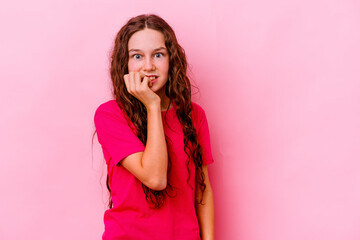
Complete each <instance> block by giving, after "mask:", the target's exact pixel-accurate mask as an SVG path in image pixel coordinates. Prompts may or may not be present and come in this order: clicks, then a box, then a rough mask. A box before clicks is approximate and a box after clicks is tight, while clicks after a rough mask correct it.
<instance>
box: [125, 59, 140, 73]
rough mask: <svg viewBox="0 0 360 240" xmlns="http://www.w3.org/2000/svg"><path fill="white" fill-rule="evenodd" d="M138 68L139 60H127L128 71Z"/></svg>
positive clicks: (134, 70) (136, 70) (137, 69)
mask: <svg viewBox="0 0 360 240" xmlns="http://www.w3.org/2000/svg"><path fill="white" fill-rule="evenodd" d="M140 68H141V64H139V62H135V61H131V60H129V62H128V70H129V72H138V71H139V70H140Z"/></svg>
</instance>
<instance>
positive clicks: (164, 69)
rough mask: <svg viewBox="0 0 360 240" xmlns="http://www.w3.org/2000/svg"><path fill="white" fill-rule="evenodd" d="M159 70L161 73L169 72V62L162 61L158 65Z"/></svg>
mask: <svg viewBox="0 0 360 240" xmlns="http://www.w3.org/2000/svg"><path fill="white" fill-rule="evenodd" d="M159 68H161V70H162V72H166V73H167V72H169V62H168V61H163V62H161V63H160V65H159Z"/></svg>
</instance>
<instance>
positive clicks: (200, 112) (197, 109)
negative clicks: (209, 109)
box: [191, 102, 205, 117]
mask: <svg viewBox="0 0 360 240" xmlns="http://www.w3.org/2000/svg"><path fill="white" fill-rule="evenodd" d="M191 105H192V112H193V116H194V117H202V116H204V115H205V111H204V109H203V108H202V107H201V106H200V105H199V104H198V103H195V102H191Z"/></svg>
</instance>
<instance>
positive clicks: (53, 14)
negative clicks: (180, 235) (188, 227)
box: [0, 0, 360, 240]
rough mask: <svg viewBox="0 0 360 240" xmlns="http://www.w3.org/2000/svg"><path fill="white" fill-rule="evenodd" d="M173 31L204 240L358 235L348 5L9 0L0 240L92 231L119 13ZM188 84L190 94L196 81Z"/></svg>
mask: <svg viewBox="0 0 360 240" xmlns="http://www.w3.org/2000/svg"><path fill="white" fill-rule="evenodd" d="M140 13H156V14H159V15H160V16H162V17H164V18H165V19H166V20H167V21H168V22H169V23H170V24H171V25H172V26H173V28H174V29H175V31H176V33H177V36H178V38H179V41H180V43H181V45H182V46H183V47H184V48H185V50H186V52H187V56H188V60H189V63H190V65H191V67H192V77H193V80H194V84H195V85H196V86H197V87H198V88H199V90H200V92H199V93H197V94H195V95H194V101H195V102H198V103H199V104H200V105H202V106H203V108H204V109H205V111H206V113H207V117H208V122H209V127H210V133H211V138H212V139H211V143H212V149H213V155H214V158H215V163H214V164H213V165H212V166H211V167H209V168H210V169H209V171H210V175H211V176H210V177H211V182H212V185H213V190H214V194H215V206H216V238H217V239H218V240H223V239H224V240H228V239H229V240H230V239H231V240H233V239H241V240H303V239H306V240H308V239H316V240H318V239H326V240H339V239H341V240H358V239H360V228H359V226H360V163H359V160H360V47H359V42H360V28H359V24H360V3H359V1H355V0H352V1H351V0H331V1H320V0H317V1H313V0H311V1H310V0H305V1H296V2H293V1H286V0H275V1H264V0H255V1H254V0H251V1H250V0H246V1H237V0H233V1H212V0H208V1H203V0H202V1H192V0H186V1H184V0H183V1H177V2H174V1H160V0H158V1H104V2H100V1H88V0H87V1H85V0H83V1H73V0H71V1H70V0H65V1H55V2H54V1H45V0H43V1H40V0H35V1H21V2H19V1H7V2H6V3H5V2H4V3H3V4H2V6H1V9H0V29H1V38H0V52H1V59H0V68H1V71H0V79H1V87H0V98H1V102H0V104H1V105H0V106H1V118H0V126H1V129H0V132H1V137H0V141H1V142H0V146H1V152H0V154H1V155H0V158H1V167H0V177H1V179H0V180H1V181H0V190H1V198H0V239H6V240H13V239H39V240H42V239H44V240H45V239H46V240H48V239H52V240H57V239H59V240H60V239H74V240H75V239H90V240H91V239H100V238H101V235H102V232H103V219H102V217H103V211H104V210H105V209H106V204H107V189H106V188H105V185H104V182H105V178H106V174H105V169H106V168H105V165H104V162H103V158H102V153H101V150H100V148H99V145H98V143H97V140H96V139H95V144H94V149H93V151H92V149H91V137H92V133H93V130H94V125H93V114H94V111H95V109H96V107H97V106H98V105H99V104H100V103H102V102H104V101H106V100H108V99H110V97H111V90H110V89H111V86H110V80H109V75H108V63H109V60H108V59H109V52H110V50H111V46H112V42H113V39H114V36H115V34H116V33H117V31H118V30H119V28H120V27H121V26H122V25H123V24H124V23H125V21H126V20H127V19H128V18H129V17H131V16H135V15H137V14H140ZM195 90H196V89H195Z"/></svg>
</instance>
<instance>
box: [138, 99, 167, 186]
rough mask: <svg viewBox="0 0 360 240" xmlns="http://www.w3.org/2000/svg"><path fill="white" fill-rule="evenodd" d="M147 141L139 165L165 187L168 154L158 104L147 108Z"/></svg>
mask: <svg viewBox="0 0 360 240" xmlns="http://www.w3.org/2000/svg"><path fill="white" fill-rule="evenodd" d="M147 118H148V119H147V140H146V147H145V150H144V154H143V156H142V160H141V164H142V167H143V168H144V169H146V171H147V172H148V173H149V174H151V175H152V176H154V179H161V182H163V183H164V181H165V183H164V184H165V185H166V181H167V167H168V153H167V146H166V141H165V133H164V128H163V123H162V117H161V107H160V104H158V105H153V106H151V107H148V108H147Z"/></svg>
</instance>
